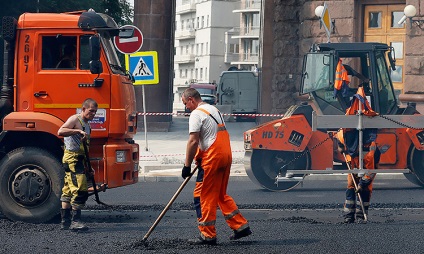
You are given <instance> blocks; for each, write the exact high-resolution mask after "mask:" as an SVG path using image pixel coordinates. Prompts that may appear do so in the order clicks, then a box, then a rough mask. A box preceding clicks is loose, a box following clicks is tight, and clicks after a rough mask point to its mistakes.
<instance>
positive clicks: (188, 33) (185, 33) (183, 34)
mask: <svg viewBox="0 0 424 254" xmlns="http://www.w3.org/2000/svg"><path fill="white" fill-rule="evenodd" d="M195 37H196V31H195V30H194V29H191V30H177V31H175V39H177V40H181V39H191V38H195Z"/></svg>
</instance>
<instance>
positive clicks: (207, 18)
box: [206, 15, 209, 27]
mask: <svg viewBox="0 0 424 254" xmlns="http://www.w3.org/2000/svg"><path fill="white" fill-rule="evenodd" d="M206 27H209V15H208V16H206Z"/></svg>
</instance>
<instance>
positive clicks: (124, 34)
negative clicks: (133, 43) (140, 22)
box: [119, 28, 134, 39]
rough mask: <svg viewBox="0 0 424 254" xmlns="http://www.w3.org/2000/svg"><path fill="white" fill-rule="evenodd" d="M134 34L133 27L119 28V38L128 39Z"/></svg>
mask: <svg viewBox="0 0 424 254" xmlns="http://www.w3.org/2000/svg"><path fill="white" fill-rule="evenodd" d="M133 36H134V29H131V28H122V29H119V38H123V39H128V38H132V37H133Z"/></svg>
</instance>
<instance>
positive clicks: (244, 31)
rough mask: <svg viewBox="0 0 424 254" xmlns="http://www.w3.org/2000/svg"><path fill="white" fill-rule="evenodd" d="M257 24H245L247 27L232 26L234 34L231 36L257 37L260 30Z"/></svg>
mask: <svg viewBox="0 0 424 254" xmlns="http://www.w3.org/2000/svg"><path fill="white" fill-rule="evenodd" d="M260 29H261V28H260V27H259V26H247V27H234V34H233V35H232V36H231V38H235V37H236V38H239V37H245V36H248V37H258V38H259V32H260Z"/></svg>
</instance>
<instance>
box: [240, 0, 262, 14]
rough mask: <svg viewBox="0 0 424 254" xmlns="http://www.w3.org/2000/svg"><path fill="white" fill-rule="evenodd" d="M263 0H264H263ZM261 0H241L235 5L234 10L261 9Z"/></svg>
mask: <svg viewBox="0 0 424 254" xmlns="http://www.w3.org/2000/svg"><path fill="white" fill-rule="evenodd" d="M264 1H265V0H264ZM261 5H262V4H261V0H246V1H244V2H243V1H241V2H240V3H239V5H238V6H237V7H236V10H235V11H236V12H246V11H252V10H255V11H259V10H260V9H261Z"/></svg>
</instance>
